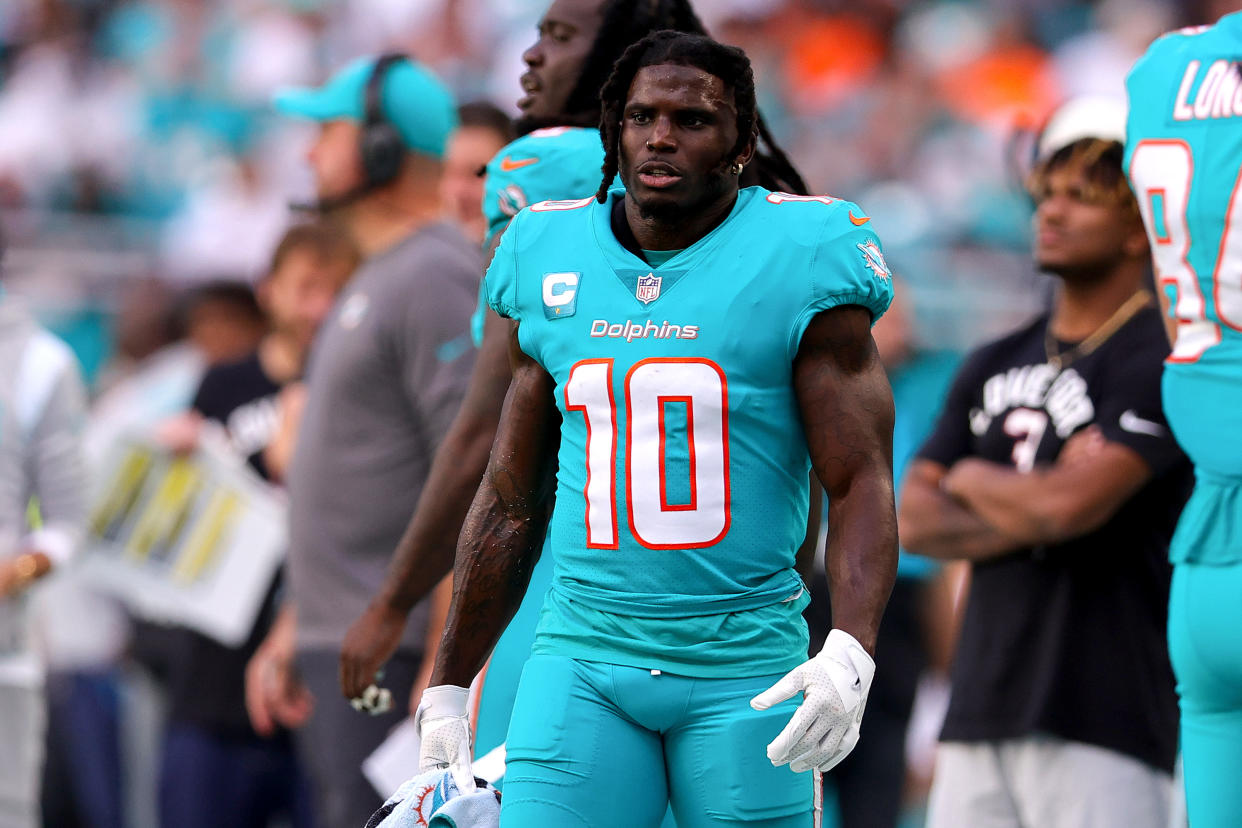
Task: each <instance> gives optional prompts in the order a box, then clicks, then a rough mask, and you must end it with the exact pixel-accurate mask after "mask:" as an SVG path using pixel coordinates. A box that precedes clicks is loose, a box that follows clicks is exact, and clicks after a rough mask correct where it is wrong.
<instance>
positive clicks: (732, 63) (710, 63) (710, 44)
mask: <svg viewBox="0 0 1242 828" xmlns="http://www.w3.org/2000/svg"><path fill="white" fill-rule="evenodd" d="M668 64H672V65H675V66H692V67H694V68H695V69H701V70H703V71H704V72H707V73H708V74H711V75H715V76H716V77H718V78H720V79H721V80H723V81H724V82H725V85H726V86H727V87H728V88H729V89H730V90H732V92H733V101H734V105H735V106H736V108H737V143H736V144H734V145H733V148H732V149H730V150H729V152H728V153H727V154H726V156H725V157H726V159H728V158H733V157H735V156H737V155H739V154H740V153H741V152H742V151H743V150H745V149H746V145H747V144H748V143H749V142H750V141H751V139H752V138H753V137H755V136H757V135H758V134H759V110H758V108H757V107H756V106H755V76H754V73H753V72H751V68H750V59H749V58H747V57H746V53H745V52H743V51H742V50H741V49H738V48H736V47H734V46H725V45H723V44H721V43H717V42H716V41H714V40H712V39H711V38H709V37H705V36H702V35H694V34H685V33H683V32H674V31H661V32H652V33H651V34H649V35H647V36H646V37H644V38H643V39H642V40H640V41H638V42H637V43H635V44H634V45H632V46H630V47H629V48H628V49H626V50H625V53H624V54H622V55H621V59H620V60H618V61H617V63H616V66H615V67H614V68H613V70H612V75H611V76H609V78H608V81H607V82H606V83H605V84H604V88H603V89H602V90H600V103H601V113H600V126H599V131H600V137H601V138H602V139H603V141H604V178H603V181H602V182H601V183H600V187H599V191H598V192H597V193H596V194H595V197H596V198H597V199H599V201H600V202H601V203H602V202H603V201H605V200H606V199H607V197H608V187H609V186H610V185H611V183H612V180H613V177H614V176H616V174H617V171H618V169H620V160H621V159H620V155H621V152H620V149H621V146H620V145H621V113H622V110H624V109H625V99H626V97H627V96H628V95H629V91H630V84H632V83H633V82H634V76H635V75H637V74H638V70H639V69H642V68H643V67H644V66H660V65H668ZM783 158H784V156H783V155H782V159H783ZM785 163H786V164H788V161H786V162H785ZM794 175H797V173H796V172H795V173H794ZM797 183H798V184H801V183H802V182H801V179H800V178H799V179H798V182H797ZM765 186H767V185H765ZM777 189H780V188H779V187H778V188H777ZM787 192H788V191H787ZM799 192H803V193H804V194H805V187H804V188H803V190H801V191H799Z"/></svg>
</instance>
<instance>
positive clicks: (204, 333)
mask: <svg viewBox="0 0 1242 828" xmlns="http://www.w3.org/2000/svg"><path fill="white" fill-rule="evenodd" d="M181 313H182V315H183V316H184V319H185V323H184V324H185V328H186V335H187V338H188V339H189V341H190V344H192V345H193V346H194V347H195V348H197V349H198V351H199V353H201V354H202V355H203V358H204V359H205V360H206V361H207V364H208V365H219V364H220V363H224V362H237V361H238V360H240V359H242V358H243V357H244V356H246V355H247V354H249V353H251V352H252V351H254V349H255V348H257V347H258V345H259V340H260V339H261V338H262V337H263V334H264V333H265V332H266V330H267V319H266V318H265V317H264V315H263V309H262V308H260V307H259V303H258V301H257V300H256V299H255V295H254V291H253V290H252V289H251V287H250V286H249V285H247V284H244V283H241V282H228V281H215V282H209V283H207V284H205V285H203V286H202V287H198V288H194V289H192V290H191V291H189V292H188V293H187V294H186V296H185V297H184V299H183V300H182V302H181Z"/></svg>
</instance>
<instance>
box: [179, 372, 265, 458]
mask: <svg viewBox="0 0 1242 828" xmlns="http://www.w3.org/2000/svg"><path fill="white" fill-rule="evenodd" d="M279 394H280V386H279V385H278V384H276V383H275V382H273V381H272V378H271V377H269V376H268V375H267V373H266V372H265V371H264V370H263V366H262V365H261V364H260V363H259V354H258V352H255V353H253V354H251V355H250V356H248V357H245V358H244V359H241V360H239V361H238V362H232V363H227V364H225V365H216V366H214V367H212V368H210V369H208V371H207V373H206V374H205V375H204V376H203V380H202V382H201V383H200V384H199V386H198V392H197V393H196V394H195V395H194V402H193V403H192V405H191V407H192V408H193V409H194V410H195V411H197V412H198V413H199V414H202V415H203V416H204V417H206V418H207V419H208V420H215V421H216V422H217V423H220V424H221V425H223V426H224V429H225V431H226V432H227V434H228V438H229V442H230V443H232V444H233V448H234V450H235V451H236V452H237V453H238V454H240V455H241V456H242V457H245V458H246V460H247V462H249V463H250V466H251V468H253V469H254V470H255V471H257V472H258V473H259V476H260V477H262V478H263V479H264V480H267V479H268V477H269V476H268V473H267V464H265V463H264V462H263V449H264V448H266V447H267V444H268V443H270V442H271V441H272V437H273V436H274V435H275V434H276V428H277V426H278V425H279V424H280V409H279V407H278V405H277V396H278V395H279Z"/></svg>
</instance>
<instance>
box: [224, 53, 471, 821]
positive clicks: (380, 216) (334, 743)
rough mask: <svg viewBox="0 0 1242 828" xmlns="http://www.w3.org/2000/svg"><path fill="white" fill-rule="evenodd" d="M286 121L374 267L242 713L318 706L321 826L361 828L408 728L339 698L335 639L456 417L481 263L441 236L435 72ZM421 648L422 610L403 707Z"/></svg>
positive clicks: (311, 391)
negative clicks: (381, 772) (395, 738)
mask: <svg viewBox="0 0 1242 828" xmlns="http://www.w3.org/2000/svg"><path fill="white" fill-rule="evenodd" d="M277 106H278V108H279V109H281V110H282V111H284V112H287V113H290V114H295V115H301V116H303V117H307V118H310V119H313V120H316V121H318V122H319V123H320V131H319V137H318V139H317V140H316V142H315V144H314V145H313V146H312V148H311V150H310V153H309V161H310V163H311V166H312V168H313V170H314V173H315V178H316V182H317V186H318V192H319V203H318V207H319V208H320V210H321V211H324V212H329V213H331V214H332V216H333V218H336V219H338V220H339V221H341V222H342V223H343V224H344V226H345V227H346V228H347V230H348V232H349V234H350V236H352V237H353V239H354V241H355V242H356V243H357V245H358V247H359V249H360V251H361V253H362V255H363V263H362V265H361V266H360V267H359V269H358V271H357V272H356V273H355V274H354V277H353V279H352V280H351V281H350V283H349V285H348V286H347V287H346V288H345V290H344V291H343V292H342V293H341V295H340V296H339V297H338V299H337V302H336V304H335V305H334V307H333V309H332V311H331V312H330V313H329V315H328V317H327V319H326V320H325V321H324V324H323V327H322V328H321V329H320V332H319V335H318V336H317V338H316V340H315V345H314V347H313V348H312V350H311V355H310V361H309V363H308V367H307V372H306V400H305V405H304V410H303V413H302V417H301V422H300V425H299V428H298V437H297V445H296V448H295V450H294V456H293V460H292V464H291V466H290V468H289V470H288V472H287V474H286V476H285V482H286V485H287V487H288V490H289V522H290V547H289V556H288V559H287V563H286V572H287V574H288V590H287V591H286V601H285V604H284V606H283V607H282V611H281V615H280V617H279V618H278V619H277V620H276V622H275V623H274V625H273V629H272V632H271V633H270V634H269V635H268V637H267V638H266V639H265V641H264V643H263V644H262V645H261V646H260V647H259V649H258V651H257V652H256V654H255V656H254V658H253V659H252V660H251V663H250V665H249V667H248V668H247V706H248V708H249V709H250V711H251V715H252V718H254V719H257V720H258V722H259V723H264V722H266V721H267V720H269V719H271V718H275V720H276V721H278V722H283V721H284V720H286V719H288V718H290V717H292V718H294V719H296V718H297V713H298V712H299V711H300V710H301V708H302V706H303V704H304V702H305V701H306V694H307V693H308V692H309V694H311V695H312V696H313V697H314V698H315V707H314V711H313V712H312V713H311V715H310V718H309V720H308V721H307V723H306V724H305V726H303V727H302V728H300V729H299V730H298V731H297V733H296V739H297V741H298V742H299V753H300V754H301V756H302V757H303V758H304V762H305V763H306V766H307V768H308V770H309V771H310V772H311V776H312V779H313V782H314V785H315V789H316V795H317V797H318V803H319V804H318V808H317V810H316V819H317V822H318V823H319V824H320V826H321V828H357V826H359V825H363V824H365V823H366V821H367V818H368V817H369V816H370V814H371V813H372V812H373V811H374V810H375V809H376V808H377V807H378V806H379V805H380V802H381V799H380V797H379V796H378V795H377V794H376V793H375V791H374V790H373V789H372V788H371V786H370V783H369V782H368V781H367V780H366V778H365V777H364V776H363V774H362V771H361V763H362V760H363V759H364V758H365V757H366V756H367V755H369V754H370V753H371V752H372V751H373V750H374V749H375V747H376V746H378V745H379V743H380V742H382V741H383V740H384V738H385V737H386V736H387V734H388V731H389V730H390V729H391V728H392V727H393V726H394V725H395V724H397V723H398V722H399V721H401V719H402V718H404V715H405V710H404V708H403V709H401V710H400V711H397V712H390V713H387V714H384V715H377V716H370V717H368V716H360V715H358V713H356V712H355V711H354V710H352V709H351V708H350V706H349V705H348V704H347V703H346V702H345V701H344V700H342V699H341V698H340V697H339V696H338V695H337V687H338V685H339V677H338V673H337V664H338V652H339V649H340V646H341V638H342V635H343V634H344V631H345V629H346V627H347V626H348V624H349V621H350V620H351V619H352V618H354V617H355V616H356V615H357V614H358V613H360V612H361V611H362V609H363V607H364V606H365V605H366V602H367V600H368V599H369V598H370V596H371V595H372V594H373V593H374V591H375V590H376V589H378V587H379V585H380V582H381V581H382V579H383V575H384V570H385V568H386V566H387V563H388V556H389V554H390V553H391V551H392V548H393V546H395V545H396V543H397V540H398V538H399V537H400V535H401V529H402V527H403V526H404V525H405V521H406V518H407V517H408V516H409V503H410V498H412V497H417V495H418V492H419V490H420V488H421V487H422V486H423V483H424V481H425V480H426V478H427V472H428V468H429V466H430V463H431V458H432V456H433V453H434V451H435V449H436V447H437V446H438V445H439V443H440V440H441V438H442V437H443V435H444V432H445V430H446V429H447V428H448V425H449V423H450V422H451V420H452V418H453V416H454V415H455V414H456V412H457V407H458V405H459V404H460V402H461V396H462V392H463V391H464V389H465V385H466V381H467V379H468V378H469V375H470V368H471V364H472V358H473V349H472V348H471V347H470V339H469V319H470V313H471V311H472V310H473V307H474V299H475V296H476V295H477V291H478V272H479V266H480V263H479V255H478V251H477V249H476V248H475V247H474V246H473V245H471V244H470V243H469V242H468V241H467V240H466V239H465V238H464V237H463V236H462V235H461V233H460V232H459V231H458V230H457V229H456V228H455V227H454V226H453V225H452V224H451V223H448V222H445V221H443V220H442V216H443V208H442V205H441V203H440V199H439V177H440V158H441V156H442V154H443V152H444V147H445V143H446V141H447V139H448V136H449V134H450V133H451V132H452V130H453V127H454V126H455V123H456V106H455V104H454V102H453V99H452V96H451V95H450V94H449V92H448V90H447V89H446V88H445V87H444V86H443V84H442V83H441V82H440V81H439V80H438V79H436V78H435V77H434V76H433V75H432V74H431V73H430V72H429V71H428V70H427V69H425V68H424V67H422V66H421V65H419V64H418V63H416V62H414V61H413V60H410V59H409V58H406V57H404V56H400V55H385V56H382V57H380V58H363V59H360V60H357V61H355V62H353V63H351V64H349V65H347V66H346V67H344V68H343V69H342V70H341V71H340V72H338V73H337V74H336V75H335V76H334V77H332V78H331V79H330V80H329V81H328V82H327V83H326V84H325V85H324V86H323V87H321V88H319V89H313V90H292V91H289V92H286V93H283V94H281V95H280V96H279V97H278V99H277ZM426 636H427V630H426V611H425V609H424V610H420V611H419V613H417V614H416V616H415V617H414V618H412V619H410V622H409V624H408V625H406V626H405V627H404V629H403V630H402V636H401V640H400V646H399V649H398V652H397V655H396V656H395V657H394V658H393V659H392V660H391V661H390V662H389V664H388V676H387V679H388V682H389V683H390V685H391V686H392V688H393V691H394V692H396V693H400V694H405V695H407V696H408V695H409V693H410V692H411V690H412V688H413V687H414V686H415V685H416V684H417V683H418V681H419V680H420V679H419V674H420V668H422V665H423V658H422V653H423V652H424V651H426V649H427V642H426ZM431 643H432V644H434V642H431ZM295 660H296V670H295V669H294V662H295ZM429 668H430V662H429V661H428V663H427V665H426V668H425V669H426V670H428V671H429ZM425 674H426V673H425V672H424V673H423V675H425ZM259 729H262V728H259Z"/></svg>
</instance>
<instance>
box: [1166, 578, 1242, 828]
mask: <svg viewBox="0 0 1242 828" xmlns="http://www.w3.org/2000/svg"><path fill="white" fill-rule="evenodd" d="M1239 629H1242V563H1234V564H1228V565H1224V566H1204V565H1201V564H1193V563H1181V564H1177V565H1176V566H1175V567H1174V569H1173V588H1172V592H1171V594H1170V598H1169V657H1170V659H1171V660H1172V662H1173V670H1174V672H1175V673H1176V674H1177V692H1178V696H1179V698H1180V703H1181V712H1182V726H1181V734H1182V761H1183V763H1184V765H1185V773H1186V808H1187V812H1188V815H1189V817H1190V824H1191V825H1192V826H1194V828H1237V827H1238V826H1242V638H1240V637H1239Z"/></svg>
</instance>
